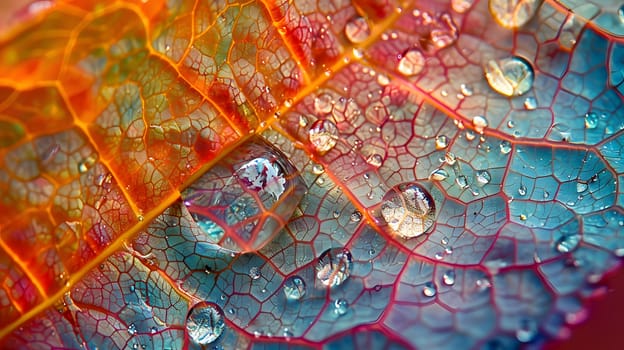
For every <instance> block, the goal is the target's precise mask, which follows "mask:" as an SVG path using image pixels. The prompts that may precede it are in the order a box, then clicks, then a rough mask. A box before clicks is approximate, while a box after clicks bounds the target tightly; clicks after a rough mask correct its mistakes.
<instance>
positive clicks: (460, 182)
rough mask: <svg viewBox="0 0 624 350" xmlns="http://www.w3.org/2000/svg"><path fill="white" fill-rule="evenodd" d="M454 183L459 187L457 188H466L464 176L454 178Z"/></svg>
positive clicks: (466, 180) (466, 182)
mask: <svg viewBox="0 0 624 350" xmlns="http://www.w3.org/2000/svg"><path fill="white" fill-rule="evenodd" d="M455 183H457V186H459V188H461V189H464V188H468V179H467V178H466V176H465V175H459V176H458V177H456V178H455Z"/></svg>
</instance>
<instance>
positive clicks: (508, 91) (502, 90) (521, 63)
mask: <svg viewBox="0 0 624 350" xmlns="http://www.w3.org/2000/svg"><path fill="white" fill-rule="evenodd" d="M533 76H534V73H533V67H532V66H531V64H530V63H529V62H528V61H527V60H525V59H524V58H522V57H518V56H512V57H507V58H503V59H500V60H498V61H496V60H491V61H489V62H488V63H487V65H486V66H485V78H486V79H487V81H488V84H489V85H490V87H491V88H492V89H494V91H496V92H498V93H499V94H501V95H504V96H510V97H511V96H520V95H523V94H525V93H527V92H528V91H529V90H531V88H532V87H533Z"/></svg>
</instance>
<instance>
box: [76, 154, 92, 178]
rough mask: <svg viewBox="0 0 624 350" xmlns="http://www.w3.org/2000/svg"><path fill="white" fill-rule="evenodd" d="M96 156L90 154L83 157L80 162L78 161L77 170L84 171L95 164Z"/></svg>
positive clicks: (82, 172)
mask: <svg viewBox="0 0 624 350" xmlns="http://www.w3.org/2000/svg"><path fill="white" fill-rule="evenodd" d="M96 160H97V158H96V157H95V156H90V157H87V158H85V159H84V160H83V161H82V162H80V163H78V172H79V173H81V174H84V173H86V172H87V171H89V169H90V168H91V167H92V166H93V165H94V164H95V162H96Z"/></svg>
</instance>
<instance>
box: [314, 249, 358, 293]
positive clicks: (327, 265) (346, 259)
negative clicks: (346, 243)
mask: <svg viewBox="0 0 624 350" xmlns="http://www.w3.org/2000/svg"><path fill="white" fill-rule="evenodd" d="M352 268H353V259H352V257H351V252H350V251H349V250H348V249H346V248H330V249H327V250H326V251H324V252H323V253H322V254H321V255H320V256H319V258H318V261H317V264H316V278H318V280H319V281H320V282H321V283H322V284H323V285H324V286H328V287H334V286H339V285H340V284H342V283H343V282H344V281H345V280H346V279H347V278H349V276H350V275H351V269H352Z"/></svg>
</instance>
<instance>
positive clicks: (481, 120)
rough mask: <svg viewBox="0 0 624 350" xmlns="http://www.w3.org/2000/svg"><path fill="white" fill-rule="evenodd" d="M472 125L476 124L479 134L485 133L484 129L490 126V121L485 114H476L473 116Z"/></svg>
mask: <svg viewBox="0 0 624 350" xmlns="http://www.w3.org/2000/svg"><path fill="white" fill-rule="evenodd" d="M472 126H474V128H475V130H476V131H477V132H478V133H479V134H483V130H485V128H487V126H488V121H487V119H485V117H484V116H482V115H476V116H474V117H472Z"/></svg>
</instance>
